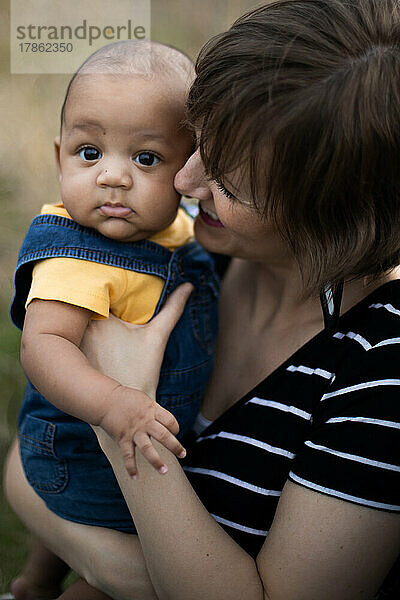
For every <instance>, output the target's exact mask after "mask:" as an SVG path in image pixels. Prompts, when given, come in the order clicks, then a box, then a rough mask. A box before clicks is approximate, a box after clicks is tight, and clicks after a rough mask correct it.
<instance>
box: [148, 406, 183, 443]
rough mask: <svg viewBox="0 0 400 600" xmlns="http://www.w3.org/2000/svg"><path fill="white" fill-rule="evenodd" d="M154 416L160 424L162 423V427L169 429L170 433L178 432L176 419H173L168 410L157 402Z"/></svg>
mask: <svg viewBox="0 0 400 600" xmlns="http://www.w3.org/2000/svg"><path fill="white" fill-rule="evenodd" d="M154 416H155V418H156V420H157V421H158V422H159V423H161V425H164V427H166V428H167V429H169V430H170V432H171V433H173V434H174V435H176V434H177V433H179V425H178V421H177V420H176V419H175V417H174V415H173V414H172V413H170V412H169V410H167V409H166V408H163V407H162V406H160V405H159V404H158V405H157V407H156V411H155V415H154Z"/></svg>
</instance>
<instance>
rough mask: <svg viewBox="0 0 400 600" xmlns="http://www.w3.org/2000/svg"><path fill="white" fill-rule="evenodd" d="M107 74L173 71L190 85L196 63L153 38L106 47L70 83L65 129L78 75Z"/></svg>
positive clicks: (142, 74)
mask: <svg viewBox="0 0 400 600" xmlns="http://www.w3.org/2000/svg"><path fill="white" fill-rule="evenodd" d="M104 73H106V74H109V75H114V76H116V77H118V76H123V75H139V76H140V77H145V78H152V77H160V76H164V75H166V74H172V73H173V74H176V75H179V76H180V77H182V79H183V81H185V82H187V85H188V88H189V85H190V83H191V82H192V80H193V77H194V65H193V62H192V60H191V58H189V56H187V55H186V54H185V53H184V52H182V51H181V50H178V49H177V48H174V47H173V46H169V45H167V44H161V43H160V42H153V41H151V40H125V41H121V42H113V43H112V44H107V45H106V46H102V47H101V48H99V49H98V50H96V52H93V54H91V55H90V56H89V57H88V58H87V59H86V60H85V61H84V62H83V63H82V64H81V66H80V67H79V69H78V70H77V71H76V73H74V75H73V76H72V78H71V80H70V82H69V84H68V87H67V91H66V93H65V98H64V102H63V105H62V108H61V129H62V126H63V123H64V119H65V108H66V105H67V101H68V97H69V94H70V91H71V89H72V86H73V84H74V82H76V80H77V78H79V77H80V76H83V75H96V74H104Z"/></svg>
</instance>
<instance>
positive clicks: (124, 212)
mask: <svg viewBox="0 0 400 600" xmlns="http://www.w3.org/2000/svg"><path fill="white" fill-rule="evenodd" d="M100 212H102V213H103V215H105V216H106V217H116V218H118V219H121V218H124V217H128V216H129V215H130V214H132V213H133V210H132V209H131V208H127V207H126V206H121V205H112V204H103V206H100Z"/></svg>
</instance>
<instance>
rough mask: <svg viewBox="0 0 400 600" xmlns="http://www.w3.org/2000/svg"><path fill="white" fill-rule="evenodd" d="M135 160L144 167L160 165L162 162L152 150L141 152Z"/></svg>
mask: <svg viewBox="0 0 400 600" xmlns="http://www.w3.org/2000/svg"><path fill="white" fill-rule="evenodd" d="M133 160H134V162H135V163H136V164H137V165H142V167H154V165H158V163H159V162H160V159H159V158H158V156H156V155H155V154H153V153H152V152H141V153H140V154H138V155H137V156H135V158H134V159H133Z"/></svg>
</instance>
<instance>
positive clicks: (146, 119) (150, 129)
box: [56, 75, 193, 242]
mask: <svg viewBox="0 0 400 600" xmlns="http://www.w3.org/2000/svg"><path fill="white" fill-rule="evenodd" d="M175 79H176V81H175V80H174V81H172V80H171V81H170V80H169V79H167V78H166V77H158V76H155V80H152V81H148V80H145V79H143V78H141V77H138V76H132V75H120V76H118V77H115V76H112V75H81V76H80V77H78V79H77V80H76V81H75V82H74V84H73V86H72V89H71V92H70V95H69V97H68V101H67V106H66V111H65V120H64V124H63V127H62V133H61V140H56V154H57V160H58V164H59V171H60V181H61V198H62V201H63V203H64V205H65V208H66V209H67V211H68V213H69V214H70V215H71V217H72V218H73V219H74V220H75V221H77V222H78V223H80V224H81V225H85V226H87V227H92V228H94V229H97V231H99V232H100V233H102V234H103V235H105V236H107V237H109V238H112V239H116V240H120V241H125V242H132V241H138V240H140V239H144V238H147V237H150V236H151V235H152V234H153V233H155V232H157V231H161V230H162V229H164V228H165V227H167V226H168V225H169V224H170V223H172V221H173V220H174V218H175V216H176V211H177V208H178V205H179V195H178V193H177V192H176V190H175V188H174V185H173V181H174V176H175V174H176V173H177V171H179V169H180V168H181V167H182V166H183V164H184V163H185V161H186V159H187V157H188V156H189V155H190V153H191V150H192V146H193V140H192V136H191V135H190V133H189V132H188V131H187V130H186V129H184V128H182V126H181V124H180V123H181V121H182V119H183V118H184V102H185V97H186V92H187V90H186V88H185V86H184V84H183V82H182V83H180V81H179V79H178V77H176V78H175Z"/></svg>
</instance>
